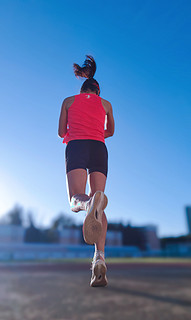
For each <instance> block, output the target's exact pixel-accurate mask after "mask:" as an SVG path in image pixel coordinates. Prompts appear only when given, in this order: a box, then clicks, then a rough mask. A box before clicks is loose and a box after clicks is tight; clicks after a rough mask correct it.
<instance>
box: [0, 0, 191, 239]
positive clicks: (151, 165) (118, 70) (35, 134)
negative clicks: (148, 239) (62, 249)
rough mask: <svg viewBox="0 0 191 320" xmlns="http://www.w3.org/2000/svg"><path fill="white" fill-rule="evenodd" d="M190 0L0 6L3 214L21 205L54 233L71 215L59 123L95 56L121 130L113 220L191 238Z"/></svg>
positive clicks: (115, 152)
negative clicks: (82, 68) (76, 66)
mask: <svg viewBox="0 0 191 320" xmlns="http://www.w3.org/2000/svg"><path fill="white" fill-rule="evenodd" d="M190 10H191V3H190V1H185V0H183V1H179V0H178V1H164V0H162V1H160V2H159V1H151V0H150V1H138V0H135V1H117V2H116V1H104V2H103V1H100V0H98V1H96V2H94V3H92V2H91V3H90V2H89V1H61V0H57V1H47V0H38V1H37V0H36V1H34V0H33V1H32V0H31V1H30V0H29V1H24V0H23V1H19V0H18V1H17V0H16V1H15V0H14V1H13V0H12V1H11V0H9V1H5V0H1V2H0V21H1V25H0V34H1V50H0V72H1V78H0V79H1V80H0V81H1V84H0V94H1V106H0V216H2V215H3V214H4V213H6V212H7V211H8V210H9V209H11V208H12V207H13V206H14V205H15V204H16V203H18V204H20V205H22V206H23V207H24V209H25V210H26V211H29V210H32V211H33V212H34V220H35V222H36V224H37V225H38V226H47V225H49V224H50V223H51V221H52V219H53V218H54V217H55V216H57V215H58V214H59V213H60V212H66V213H68V214H71V215H72V216H74V218H75V219H76V221H77V222H81V221H83V218H84V214H83V213H80V214H78V215H74V214H72V213H70V208H69V204H68V199H67V193H66V185H65V164H64V152H65V145H63V144H62V140H61V139H60V138H58V135H57V129H58V119H59V113H60V108H61V104H62V101H63V99H64V98H65V97H67V96H70V95H74V94H78V93H79V90H80V87H81V84H82V81H81V80H77V79H76V78H75V76H74V74H73V69H72V64H73V62H76V63H80V64H81V63H83V61H84V58H85V55H86V54H91V55H93V56H94V58H95V60H96V62H97V72H96V74H95V78H96V80H98V81H99V83H100V87H101V96H102V97H103V98H105V99H107V100H109V101H110V102H111V104H112V105H113V110H114V117H115V121H116V132H115V135H114V136H113V137H112V138H109V139H107V140H106V145H107V147H108V150H109V175H108V180H107V186H106V194H107V195H108V198H109V204H108V208H107V211H106V213H107V216H108V219H109V221H123V222H124V223H126V222H129V221H130V222H131V223H132V224H134V225H145V224H155V225H157V226H158V234H159V235H160V236H165V235H179V234H184V233H186V232H187V227H186V219H185V213H184V206H185V205H187V204H191V169H190V168H191V165H190V164H191V131H190V128H191V90H190V87H191V64H190V52H191V39H190V33H191V23H190Z"/></svg>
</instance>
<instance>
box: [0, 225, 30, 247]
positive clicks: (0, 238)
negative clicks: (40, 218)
mask: <svg viewBox="0 0 191 320" xmlns="http://www.w3.org/2000/svg"><path fill="white" fill-rule="evenodd" d="M24 234H25V228H24V227H22V226H16V225H4V224H1V225H0V244H4V243H23V242H24Z"/></svg>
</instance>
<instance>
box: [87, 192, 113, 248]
mask: <svg viewBox="0 0 191 320" xmlns="http://www.w3.org/2000/svg"><path fill="white" fill-rule="evenodd" d="M107 203H108V200H107V197H106V195H105V194H104V193H103V192H102V191H97V192H95V194H94V195H93V198H92V200H91V205H90V208H89V210H88V212H87V215H86V218H85V220H84V224H83V236H84V240H85V242H86V243H88V244H94V243H97V241H98V240H99V238H100V235H101V232H102V214H103V211H104V209H105V208H106V206H107Z"/></svg>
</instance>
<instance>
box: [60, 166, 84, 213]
mask: <svg viewBox="0 0 191 320" xmlns="http://www.w3.org/2000/svg"><path fill="white" fill-rule="evenodd" d="M66 182H67V191H68V200H69V202H70V206H71V210H72V211H74V212H78V211H80V210H86V206H87V202H88V201H89V199H90V197H89V196H88V195H87V194H85V190H86V182H87V172H86V170H84V169H74V170H71V171H70V172H68V173H67V176H66Z"/></svg>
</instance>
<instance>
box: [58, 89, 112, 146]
mask: <svg viewBox="0 0 191 320" xmlns="http://www.w3.org/2000/svg"><path fill="white" fill-rule="evenodd" d="M105 115H106V113H105V110H104V108H103V105H102V102H101V98H100V97H99V96H98V95H96V94H92V93H91V94H90V93H81V94H78V95H76V96H75V100H74V102H73V103H72V105H71V106H70V107H69V109H68V124H67V128H68V129H67V133H66V135H65V137H64V139H63V143H66V144H67V143H68V142H69V141H71V140H77V139H92V140H99V141H102V142H104V143H105V139H104V124H105Z"/></svg>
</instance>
